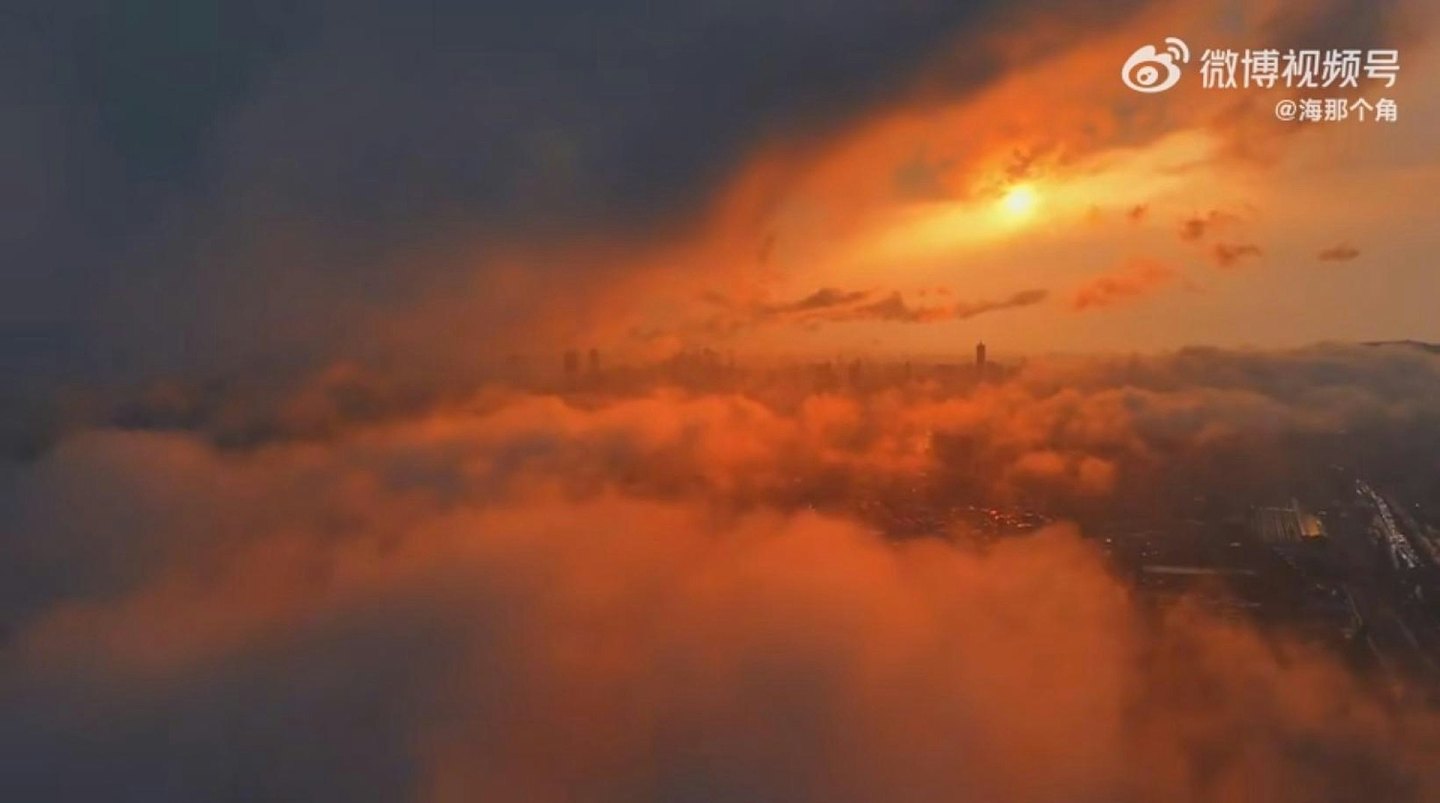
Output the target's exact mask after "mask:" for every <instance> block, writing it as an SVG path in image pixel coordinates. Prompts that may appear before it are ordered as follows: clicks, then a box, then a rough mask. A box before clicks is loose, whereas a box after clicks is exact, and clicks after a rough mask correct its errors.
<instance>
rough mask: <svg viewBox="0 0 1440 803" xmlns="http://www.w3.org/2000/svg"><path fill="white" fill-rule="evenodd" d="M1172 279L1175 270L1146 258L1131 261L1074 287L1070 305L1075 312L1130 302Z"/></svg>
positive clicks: (1154, 290) (1173, 278) (1148, 293)
mask: <svg viewBox="0 0 1440 803" xmlns="http://www.w3.org/2000/svg"><path fill="white" fill-rule="evenodd" d="M1174 280H1175V271H1174V269H1172V268H1170V267H1169V266H1167V265H1164V264H1162V263H1160V262H1156V261H1154V260H1149V259H1137V260H1132V261H1130V262H1128V263H1126V264H1125V265H1123V266H1122V267H1120V268H1119V269H1118V270H1116V271H1115V272H1113V273H1108V274H1104V275H1101V276H1096V277H1094V278H1092V279H1090V280H1088V281H1086V282H1085V283H1084V284H1082V285H1080V286H1079V287H1078V288H1076V290H1075V292H1074V294H1073V295H1072V296H1071V300H1070V306H1071V308H1072V309H1075V310H1076V311H1084V310H1088V309H1099V308H1102V307H1108V306H1112V305H1114V304H1119V303H1125V302H1129V301H1133V300H1136V299H1139V298H1143V297H1144V296H1147V295H1150V294H1151V293H1154V292H1156V291H1157V290H1159V289H1160V288H1162V287H1164V286H1165V285H1168V284H1170V283H1171V282H1172V281H1174Z"/></svg>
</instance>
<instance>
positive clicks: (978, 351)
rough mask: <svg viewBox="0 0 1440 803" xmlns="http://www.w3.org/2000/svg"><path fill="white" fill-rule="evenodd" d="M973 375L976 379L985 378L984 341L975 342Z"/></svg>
mask: <svg viewBox="0 0 1440 803" xmlns="http://www.w3.org/2000/svg"><path fill="white" fill-rule="evenodd" d="M975 376H976V378H978V379H984V378H985V341H983V340H982V341H980V342H979V343H976V344H975Z"/></svg>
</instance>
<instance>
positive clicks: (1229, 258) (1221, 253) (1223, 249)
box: [1210, 243, 1264, 268]
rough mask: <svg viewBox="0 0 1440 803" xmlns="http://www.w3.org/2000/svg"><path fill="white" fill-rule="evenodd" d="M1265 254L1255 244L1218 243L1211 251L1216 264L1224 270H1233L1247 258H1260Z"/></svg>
mask: <svg viewBox="0 0 1440 803" xmlns="http://www.w3.org/2000/svg"><path fill="white" fill-rule="evenodd" d="M1263 253H1264V252H1263V251H1261V250H1260V246H1258V245H1255V244H1253V243H1216V244H1215V246H1214V247H1213V248H1212V249H1210V256H1211V257H1213V258H1214V260H1215V264H1216V265H1218V266H1220V267H1222V268H1233V267H1235V265H1237V264H1238V263H1239V262H1240V260H1242V259H1244V258H1245V257H1258V256H1260V255H1261V254H1263Z"/></svg>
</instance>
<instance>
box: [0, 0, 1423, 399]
mask: <svg viewBox="0 0 1440 803" xmlns="http://www.w3.org/2000/svg"><path fill="white" fill-rule="evenodd" d="M342 7H343V8H344V11H343V12H342V11H341V8H342ZM1434 15H1435V12H1434V9H1433V8H1432V7H1431V6H1430V4H1427V3H1418V2H1408V3H1407V2H1377V3H1371V2H1342V1H1340V0H1335V1H1334V2H1325V3H1319V4H1316V3H1302V2H1265V3H1241V2H1230V1H1229V0H1226V1H1225V2H1200V3H1171V2H1158V1H1157V2H1148V3H1141V2H1115V3H1099V4H1087V5H1082V6H1076V5H1074V4H1066V3H1045V2H1036V3H1027V4H1019V5H1014V4H1000V3H996V4H993V5H990V4H985V3H967V4H950V3H934V4H931V3H919V4H915V5H914V7H913V8H909V9H908V10H907V11H905V12H904V13H901V14H891V13H889V12H882V11H880V10H878V9H877V8H874V7H871V6H869V5H867V4H863V3H849V2H830V3H819V4H814V3H805V4H789V5H783V6H774V5H771V4H754V5H747V4H742V5H739V6H735V5H733V4H731V5H727V6H726V7H725V8H724V9H723V10H721V9H719V8H706V7H703V6H696V7H689V6H684V7H676V8H670V9H666V10H655V9H652V8H649V7H648V6H644V5H641V4H620V5H611V6H608V7H606V8H604V9H603V10H602V9H599V8H591V7H590V6H589V5H585V4H574V3H568V2H565V1H564V0H554V1H553V2H541V3H529V4H525V5H524V6H523V7H516V8H509V9H506V10H503V11H502V10H499V9H494V8H491V9H480V8H472V7H471V6H470V5H468V4H463V3H442V4H438V5H434V6H429V7H426V8H425V9H424V10H423V11H422V10H405V11H403V12H402V11H399V10H398V9H396V8H390V7H386V6H385V4H361V5H360V6H358V7H354V8H352V7H350V4H343V3H325V2H305V3H301V2H291V1H290V0H274V2H260V3H247V4H229V3H219V4H212V3H178V2H177V3H153V4H143V5H127V4H114V5H106V4H103V3H98V2H97V3H88V4H86V3H75V4H62V5H61V6H51V5H50V4H39V3H37V4H35V5H34V6H32V7H30V8H28V9H27V8H24V7H21V8H20V9H18V10H16V11H13V12H12V13H11V14H10V17H11V18H12V20H13V22H14V23H15V24H13V25H7V26H6V33H5V34H4V35H5V36H7V37H9V41H8V42H7V44H6V52H7V53H8V54H9V55H7V60H8V62H7V63H8V64H10V65H11V66H10V67H9V68H7V70H6V71H5V74H4V77H3V79H0V80H3V82H4V84H3V86H0V91H3V92H4V93H5V96H6V97H8V98H9V99H10V100H9V102H8V104H7V110H6V116H7V117H6V119H7V125H6V129H5V134H4V137H5V138H6V143H7V148H6V152H7V156H6V161H5V162H4V164H5V170H6V171H7V173H8V175H9V179H8V180H7V181H6V182H5V189H4V192H5V194H6V198H5V206H6V208H7V209H9V210H11V212H10V213H9V214H7V216H6V222H5V224H4V225H5V226H6V227H7V231H6V237H5V238H4V239H5V243H6V245H5V248H6V249H7V251H8V254H7V256H6V262H7V264H9V265H10V269H9V270H7V271H5V272H4V274H3V279H0V281H3V282H4V284H3V292H0V299H3V301H0V303H3V304H4V307H3V310H0V311H3V314H4V318H3V320H4V326H5V328H4V331H3V333H0V335H3V337H4V343H3V351H0V354H3V356H4V359H5V360H6V361H7V363H8V364H10V365H13V366H16V367H17V368H18V369H19V370H22V371H25V372H28V373H35V372H39V373H42V374H55V373H61V374H65V375H67V376H71V377H74V376H80V377H81V378H84V377H87V376H103V377H106V378H108V379H114V378H117V377H119V378H124V377H126V376H130V375H134V374H145V375H150V374H154V373H156V372H159V373H164V372H171V371H175V370H182V371H187V372H190V371H199V372H206V371H210V372H214V371H221V372H224V371H226V370H229V369H231V368H233V367H235V366H246V365H250V366H253V365H274V364H277V363H285V364H290V363H293V362H295V361H296V360H300V361H301V362H302V363H306V364H310V363H314V364H323V363H325V362H327V361H329V360H332V359H335V358H337V357H357V356H358V357H366V358H378V359H390V360H392V361H393V360H396V359H402V360H409V359H413V358H414V357H415V356H416V355H422V356H423V357H425V358H426V359H429V360H433V361H436V362H437V364H453V363H459V364H467V363H472V362H476V361H483V360H485V359H494V358H495V356H496V355H497V354H500V353H506V352H514V351H521V352H529V351H539V350H547V353H548V351H549V350H553V349H557V348H562V347H566V346H585V347H588V346H591V345H594V346H600V347H604V348H605V349H607V351H611V352H613V353H617V354H631V355H635V356H636V357H637V358H644V357H649V356H655V355H662V356H663V355H664V354H666V353H672V352H674V351H675V350H677V349H681V348H687V347H700V346H710V347H716V348H722V349H727V350H739V351H742V352H748V351H762V352H776V351H779V352H798V353H817V352H818V353H868V352H900V353H911V354H922V353H944V352H951V351H958V350H964V349H966V348H968V344H969V343H971V342H973V341H974V340H976V339H980V338H984V339H986V340H988V341H991V342H992V343H993V344H995V347H996V348H997V349H998V350H999V353H1037V352H1039V353H1044V352H1055V351H1061V352H1075V351H1090V350H1122V351H1128V350H1141V351H1149V350H1158V349H1167V348H1173V347H1177V346H1182V345H1186V344H1197V343H1206V344H1221V345H1240V344H1251V345H1259V346H1272V345H1296V344H1303V343H1309V342H1316V341H1329V340H1338V341H1352V340H1373V339H1399V338H1417V339H1424V338H1434V339H1440V329H1437V326H1440V324H1437V323H1436V320H1437V319H1436V317H1435V316H1434V315H1433V314H1432V299H1434V298H1435V297H1436V290H1437V289H1440V288H1437V287H1436V279H1435V276H1436V273H1435V271H1434V270H1433V269H1432V266H1431V264H1430V261H1429V255H1431V254H1433V253H1434V252H1435V249H1436V245H1437V241H1436V238H1437V237H1440V234H1437V233H1436V227H1435V226H1434V225H1432V224H1433V220H1434V217H1435V213H1436V211H1437V208H1436V199H1437V198H1440V163H1437V159H1440V157H1437V155H1436V150H1435V148H1434V146H1433V136H1434V131H1435V130H1436V125H1437V121H1440V111H1437V104H1436V103H1435V99H1436V98H1437V97H1440V51H1437V50H1436V48H1435V47H1434V45H1433V43H1432V41H1431V37H1429V36H1428V35H1427V32H1428V30H1429V29H1430V26H1431V23H1432V22H1433V21H1434V20H1433V17H1434ZM1166 36H1179V37H1181V38H1183V39H1185V40H1186V41H1188V42H1189V43H1190V47H1191V48H1192V50H1193V51H1194V53H1193V58H1192V61H1191V63H1190V64H1189V65H1187V66H1186V68H1185V69H1186V72H1185V79H1186V80H1183V81H1181V83H1180V84H1179V85H1178V86H1177V87H1175V88H1174V89H1172V90H1171V91H1169V92H1166V93H1163V94H1157V95H1146V94H1140V93H1136V92H1132V91H1131V90H1129V89H1127V88H1126V87H1125V86H1124V85H1123V84H1122V83H1121V81H1120V80H1119V72H1120V65H1122V64H1123V63H1124V61H1125V60H1126V58H1127V57H1128V56H1129V54H1130V53H1131V52H1133V51H1134V50H1135V49H1136V48H1137V47H1139V46H1140V45H1142V44H1146V43H1160V42H1161V41H1162V40H1163V38H1164V37H1166ZM1212 47H1213V48H1229V49H1235V50H1243V49H1246V48H1261V47H1275V48H1278V49H1281V50H1285V49H1289V48H1307V47H1313V48H1321V49H1325V48H1357V49H1362V50H1364V49H1369V48H1376V47H1387V48H1394V49H1397V50H1398V51H1399V52H1400V71H1399V77H1398V80H1397V83H1396V85H1395V87H1394V88H1393V90H1387V89H1384V88H1383V83H1380V82H1375V81H1370V80H1367V79H1365V78H1363V77H1362V79H1361V85H1360V88H1359V89H1358V90H1353V91H1352V93H1351V94H1352V95H1355V94H1356V93H1358V94H1359V95H1363V96H1365V97H1366V98H1367V99H1369V100H1372V101H1373V100H1378V99H1379V98H1380V97H1392V98H1394V99H1395V100H1396V101H1397V103H1398V108H1399V120H1398V121H1397V122H1394V123H1373V122H1371V123H1361V122H1359V121H1358V120H1354V119H1351V120H1347V121H1343V122H1331V123H1308V124H1307V123H1294V122H1292V123H1280V122H1277V121H1276V120H1275V119H1274V115H1273V112H1272V107H1273V103H1274V101H1275V100H1276V99H1278V98H1280V97H1286V96H1287V95H1286V93H1285V91H1284V90H1283V89H1275V90H1264V89H1260V88H1250V89H1243V88H1242V89H1229V90H1220V89H1202V88H1201V86H1200V80H1199V78H1200V75H1199V61H1200V56H1201V53H1202V51H1203V50H1205V49H1207V48H1212ZM1322 94H1323V93H1322ZM1290 95H1291V96H1296V97H1298V96H1299V95H1297V93H1295V92H1291V93H1290ZM1017 199H1018V200H1017ZM1322 255H1323V256H1322ZM817 293H819V294H820V295H818V296H817V295H816V294H817ZM897 294H898V295H897ZM807 299H809V302H808V305H806V304H803V303H802V302H806V300H807ZM796 305H801V306H796ZM802 307H804V308H803V309H802ZM397 355H403V356H399V357H397Z"/></svg>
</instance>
